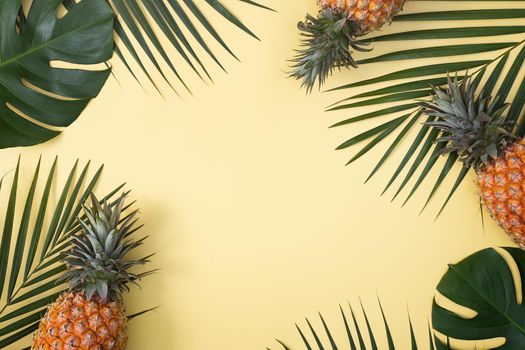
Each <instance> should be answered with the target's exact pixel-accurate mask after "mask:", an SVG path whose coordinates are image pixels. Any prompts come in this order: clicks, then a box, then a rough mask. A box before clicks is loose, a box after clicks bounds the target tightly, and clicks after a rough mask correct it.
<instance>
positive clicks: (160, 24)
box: [65, 0, 273, 91]
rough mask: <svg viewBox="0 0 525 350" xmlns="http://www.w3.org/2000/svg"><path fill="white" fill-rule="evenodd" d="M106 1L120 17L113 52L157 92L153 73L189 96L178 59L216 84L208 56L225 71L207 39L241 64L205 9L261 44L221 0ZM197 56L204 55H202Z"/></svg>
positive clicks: (250, 3)
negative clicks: (175, 81) (140, 74)
mask: <svg viewBox="0 0 525 350" xmlns="http://www.w3.org/2000/svg"><path fill="white" fill-rule="evenodd" d="M107 1H108V3H109V4H110V5H111V7H112V8H113V10H114V11H115V14H116V15H117V17H116V19H115V26H114V32H115V37H116V38H117V39H118V40H117V41H116V42H117V45H116V47H115V53H116V54H117V56H118V57H119V58H120V59H121V60H122V62H123V63H124V64H125V66H126V67H127V69H128V70H129V72H131V74H133V76H134V77H137V76H138V70H139V71H142V73H143V74H144V75H145V76H146V77H147V79H149V81H150V82H151V83H153V85H154V86H155V87H156V88H157V84H158V81H157V80H156V79H155V78H153V75H152V71H156V72H157V73H159V74H160V76H161V79H162V80H165V81H166V82H167V83H168V84H170V86H172V87H173V88H174V89H175V90H176V89H177V88H176V87H174V84H172V83H171V79H170V78H169V75H170V74H171V75H173V76H175V77H176V79H177V80H178V82H179V84H180V85H182V87H183V88H184V89H185V90H187V91H190V88H189V84H187V82H186V79H185V78H184V77H183V76H182V73H181V72H180V69H179V67H178V66H177V65H176V64H175V61H176V60H178V59H181V60H182V62H184V63H185V64H186V65H187V66H188V67H189V68H191V70H192V71H193V73H194V74H195V75H196V76H198V77H199V78H201V79H202V80H206V79H208V80H211V79H212V78H211V75H210V73H209V70H208V65H207V64H206V63H205V59H204V58H203V57H204V56H207V57H208V59H210V60H211V61H213V62H214V63H215V64H216V65H218V66H219V67H220V68H221V69H222V70H224V71H225V70H226V69H225V68H224V66H223V64H222V63H221V62H220V60H219V58H218V57H217V54H216V53H215V52H214V51H213V50H212V48H211V47H210V44H209V41H210V40H209V39H211V40H212V41H214V42H216V43H217V44H218V45H219V46H220V47H222V49H224V50H225V51H226V52H227V53H228V54H229V55H231V56H232V57H233V58H235V59H237V60H238V58H237V56H236V55H235V53H234V52H233V50H232V49H231V48H230V46H229V45H228V43H226V41H225V40H224V39H223V38H222V36H221V34H220V33H219V31H218V30H217V29H215V27H214V26H213V24H212V21H211V20H209V19H208V18H207V17H206V15H205V11H204V10H203V7H204V6H207V7H209V8H211V10H212V11H213V13H214V14H215V15H216V16H217V17H222V18H224V19H226V20H227V21H228V22H230V23H231V24H232V25H234V26H236V27H237V28H238V29H239V30H241V31H242V32H244V33H246V34H248V35H249V36H251V37H252V38H255V39H257V40H259V38H258V37H257V35H255V34H254V33H253V32H252V31H251V30H250V29H249V28H248V26H246V25H245V24H244V22H242V21H241V20H240V19H239V18H238V17H237V16H235V15H234V13H233V12H232V11H231V10H229V9H228V7H227V6H226V5H224V4H223V3H222V2H221V1H219V0H205V1H195V0H107ZM72 2H73V0H65V3H66V4H69V3H72ZM235 2H237V3H238V2H241V3H244V4H247V5H250V6H255V7H258V8H262V9H265V10H271V11H273V10H272V9H270V8H269V7H267V6H264V5H262V4H260V3H258V2H255V1H249V0H236V1H235ZM152 23H155V24H154V25H153V24H152ZM161 33H162V34H161ZM169 49H174V50H175V52H176V55H175V56H173V55H170V54H169V53H168V52H169ZM140 51H142V53H144V54H145V58H143V57H141V54H140V53H139V52H140ZM199 51H202V52H203V53H204V55H199V54H198V52H199ZM125 53H127V55H126V54H125ZM126 57H130V58H131V59H132V60H133V61H134V62H135V65H134V66H133V65H131V64H130V63H129V62H128V61H129V59H128V58H126ZM161 61H164V63H165V64H166V66H167V70H166V69H164V68H162V67H161ZM148 66H149V67H150V68H148ZM169 72H170V73H169Z"/></svg>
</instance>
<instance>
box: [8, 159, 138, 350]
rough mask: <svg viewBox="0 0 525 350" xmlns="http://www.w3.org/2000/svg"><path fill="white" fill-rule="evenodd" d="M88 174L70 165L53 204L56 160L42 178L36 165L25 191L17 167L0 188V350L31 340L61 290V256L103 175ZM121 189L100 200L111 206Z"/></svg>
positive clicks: (76, 231) (76, 229)
mask: <svg viewBox="0 0 525 350" xmlns="http://www.w3.org/2000/svg"><path fill="white" fill-rule="evenodd" d="M88 168H89V162H88V163H87V164H86V165H85V166H84V167H83V168H82V169H81V171H80V173H79V174H77V173H78V171H79V169H78V161H77V162H76V163H75V165H74V166H73V168H72V169H71V171H70V172H69V175H68V177H67V179H66V182H65V184H64V185H63V187H62V188H61V190H60V191H59V192H58V194H59V197H58V199H57V200H56V203H53V202H55V201H54V200H53V198H54V192H55V189H56V188H55V187H56V180H55V177H56V172H57V160H56V159H55V161H54V163H53V165H52V167H51V169H50V171H49V173H47V175H46V176H43V178H42V174H41V166H40V161H39V163H38V165H37V166H36V169H35V171H34V174H33V177H32V181H31V183H30V185H29V186H28V188H27V189H25V188H22V187H21V186H20V185H19V178H20V176H21V169H20V162H19V163H18V164H17V166H16V168H15V170H14V174H9V175H8V176H9V177H12V181H11V185H10V186H9V188H5V186H6V185H5V184H3V186H1V188H0V194H1V193H2V192H3V191H8V196H4V197H2V199H0V202H2V205H1V207H2V210H5V218H4V223H3V225H2V227H1V231H0V232H1V236H0V349H3V348H5V347H7V346H8V345H10V344H13V343H15V342H17V341H18V340H20V339H22V338H24V337H25V336H27V335H29V334H31V333H32V332H33V331H34V330H35V329H36V328H37V326H38V322H39V320H40V317H41V316H42V315H43V314H44V313H45V310H46V306H47V305H48V304H49V303H50V302H52V301H53V300H54V299H55V298H56V297H57V295H58V294H59V293H60V292H61V291H63V290H64V288H65V286H64V285H62V284H60V283H58V278H59V277H60V276H61V275H62V274H63V272H64V271H65V265H64V263H63V262H62V259H63V258H64V255H63V252H64V251H65V250H66V249H68V248H69V247H70V246H71V244H70V241H71V239H72V238H73V237H74V236H76V235H77V234H78V233H79V232H80V225H79V223H78V220H77V217H78V216H79V215H80V213H81V209H82V204H83V203H84V202H85V201H86V199H87V198H88V196H89V194H90V193H91V192H92V190H93V189H94V187H95V185H96V184H97V182H98V180H99V178H100V175H101V172H102V167H100V168H98V170H97V171H96V172H95V174H94V175H92V176H89V175H88V173H89V171H88ZM41 178H42V180H40V179H41ZM2 182H3V183H4V182H5V181H4V180H3V181H2ZM123 186H124V185H121V186H118V187H117V188H116V189H115V190H114V191H111V193H109V194H108V195H106V196H105V197H104V198H105V199H107V200H108V201H110V203H112V205H114V200H113V199H112V198H114V196H115V194H116V193H117V192H119V191H120V190H121V189H122V187H123ZM40 187H42V188H40ZM39 188H40V190H39ZM56 190H58V189H56ZM4 198H5V199H4ZM132 205H133V203H131V204H130V205H128V206H127V207H126V208H124V210H126V209H128V208H129V207H130V206H132ZM80 217H83V216H80ZM125 217H127V215H126V216H125Z"/></svg>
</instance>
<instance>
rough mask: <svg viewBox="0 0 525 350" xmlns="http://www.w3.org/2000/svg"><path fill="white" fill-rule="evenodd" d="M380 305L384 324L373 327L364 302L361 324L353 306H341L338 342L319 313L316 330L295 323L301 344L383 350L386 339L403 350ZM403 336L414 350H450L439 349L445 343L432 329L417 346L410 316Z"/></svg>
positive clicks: (390, 346)
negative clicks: (435, 335) (396, 341)
mask: <svg viewBox="0 0 525 350" xmlns="http://www.w3.org/2000/svg"><path fill="white" fill-rule="evenodd" d="M378 303H379V309H380V311H381V317H382V320H383V322H382V324H380V325H372V324H371V322H370V320H369V317H368V312H367V311H366V310H365V308H364V307H363V304H362V303H361V304H360V310H361V313H362V322H361V321H359V317H360V316H359V315H358V314H357V312H356V311H355V309H354V308H353V307H352V305H351V304H350V303H348V308H347V309H346V310H345V308H343V307H342V306H339V309H340V312H341V322H342V327H338V329H339V328H344V331H345V336H344V337H343V338H344V339H337V337H336V336H335V334H336V333H335V332H334V330H333V329H332V328H330V326H329V325H328V323H327V321H326V320H325V318H324V317H323V316H322V315H321V313H319V326H318V327H315V326H314V324H313V323H312V322H311V321H310V320H309V319H308V318H307V319H306V324H305V327H301V326H299V325H297V324H296V325H295V326H296V328H297V332H298V334H299V337H300V339H301V342H302V343H303V344H304V349H306V350H312V349H319V350H324V349H331V350H337V349H340V350H342V349H350V350H357V349H361V350H366V349H370V350H377V349H380V347H379V345H378V343H379V342H380V340H381V341H382V340H383V339H386V344H387V346H388V349H389V350H395V349H401V348H400V347H397V346H396V343H395V340H394V336H393V334H392V331H391V326H390V324H389V322H388V320H387V317H386V315H385V312H384V310H383V306H382V305H381V301H379V299H378ZM400 336H401V335H400ZM403 336H406V337H410V344H411V345H410V349H411V350H417V349H421V347H422V346H423V344H424V345H425V346H424V347H423V349H430V350H434V349H438V350H439V349H447V347H446V346H445V347H444V348H443V347H440V346H441V345H442V344H441V343H440V342H439V341H438V340H437V339H436V338H435V337H434V335H433V334H432V331H431V329H430V327H429V330H428V337H427V338H426V339H420V342H419V343H418V341H417V340H416V335H415V333H414V327H413V324H412V320H411V318H410V316H408V322H407V332H406V334H404V335H403ZM277 342H278V343H279V345H280V346H281V347H282V348H284V350H291V349H292V348H291V347H289V346H288V345H287V344H286V343H285V342H283V341H281V340H277ZM436 346H437V347H436ZM403 350H406V348H405V349H403Z"/></svg>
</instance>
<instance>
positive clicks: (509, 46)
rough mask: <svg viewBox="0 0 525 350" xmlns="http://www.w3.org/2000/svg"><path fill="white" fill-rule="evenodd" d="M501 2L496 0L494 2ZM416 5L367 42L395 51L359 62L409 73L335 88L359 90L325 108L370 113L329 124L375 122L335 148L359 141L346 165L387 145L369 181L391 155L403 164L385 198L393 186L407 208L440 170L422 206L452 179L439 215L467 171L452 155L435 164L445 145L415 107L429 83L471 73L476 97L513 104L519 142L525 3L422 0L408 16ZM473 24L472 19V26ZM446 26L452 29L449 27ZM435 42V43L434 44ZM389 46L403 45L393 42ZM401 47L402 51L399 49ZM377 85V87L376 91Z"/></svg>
mask: <svg viewBox="0 0 525 350" xmlns="http://www.w3.org/2000/svg"><path fill="white" fill-rule="evenodd" d="M502 2H503V1H499V0H496V1H492V2H491V3H492V4H494V3H502ZM415 3H416V1H409V2H407V4H406V6H405V11H404V12H403V14H402V15H399V16H397V17H396V18H395V20H394V24H393V25H392V26H391V27H390V28H389V29H387V30H385V32H384V33H382V34H379V35H375V36H373V37H370V38H366V39H364V40H371V41H373V42H374V43H375V46H376V47H379V46H380V45H384V43H383V42H388V44H389V45H390V46H391V47H393V48H394V50H392V51H391V52H388V53H386V54H381V55H377V56H375V57H368V58H366V59H363V60H361V61H360V64H361V65H368V64H372V63H374V64H383V65H382V66H381V67H385V64H384V63H389V66H393V67H395V65H392V64H390V63H391V62H400V61H407V62H410V68H406V69H401V70H398V71H393V72H390V73H387V74H383V75H379V76H376V77H373V78H370V79H366V80H362V81H357V82H351V83H349V84H345V85H343V86H340V87H336V88H334V89H332V91H335V90H345V91H346V90H348V91H352V90H354V89H355V88H360V93H351V94H350V96H349V97H348V98H345V99H343V100H341V101H339V102H337V103H335V104H333V105H331V106H329V108H328V111H345V112H351V111H352V110H353V109H355V108H357V107H362V106H369V108H375V110H374V109H372V111H371V112H368V113H366V114H363V115H357V116H352V117H351V118H347V119H345V120H344V121H342V122H339V123H337V124H335V125H333V127H342V126H349V125H354V124H355V123H358V122H361V121H365V120H366V121H369V122H373V121H375V120H380V121H379V122H378V123H377V124H375V125H373V126H372V127H370V129H368V130H365V131H361V132H360V133H359V134H358V135H357V136H354V137H352V138H350V139H349V140H347V141H345V142H344V143H342V144H341V146H339V147H338V149H346V148H348V147H350V146H354V145H356V144H358V143H364V146H362V148H361V149H360V150H358V151H357V155H356V156H354V157H353V158H352V159H351V160H350V161H349V164H351V163H353V162H354V161H356V160H357V159H359V158H360V157H362V156H364V155H365V154H367V153H368V152H369V151H370V150H372V149H373V148H375V147H376V146H377V145H379V144H382V143H387V144H388V143H389V144H388V145H387V149H386V151H385V152H384V154H383V156H382V157H381V159H380V160H379V162H378V163H377V165H375V167H373V169H372V172H371V174H370V176H369V178H368V179H367V181H368V180H369V179H370V178H371V177H372V176H373V175H375V174H376V173H377V172H378V171H379V170H380V169H381V168H383V167H384V165H385V164H386V162H387V161H388V160H389V159H390V158H392V157H393V156H394V155H397V154H400V156H401V161H400V162H399V164H398V166H397V168H396V169H395V171H394V173H393V175H392V176H391V178H390V180H389V181H388V183H387V185H386V187H385V189H384V191H383V193H385V192H386V191H388V190H391V189H393V191H394V194H393V199H396V198H397V197H399V196H400V195H401V194H402V193H404V192H405V191H406V195H405V198H404V203H406V202H407V201H408V200H409V199H411V198H412V196H413V195H414V194H415V193H416V192H417V191H418V190H419V189H420V188H421V185H422V184H423V183H425V182H426V181H431V180H429V177H430V176H431V175H432V174H434V170H435V169H436V168H438V167H440V168H441V169H440V170H438V174H439V175H438V176H437V177H436V178H435V180H433V181H434V185H433V186H431V188H432V190H431V192H430V193H429V194H428V197H427V200H426V202H425V205H424V207H423V209H424V208H426V206H427V205H428V204H429V202H430V200H431V199H432V198H433V197H435V195H436V193H437V192H438V190H439V189H441V187H443V184H445V183H448V182H447V181H445V180H447V179H448V178H449V177H452V176H454V177H455V179H453V180H452V183H453V185H452V186H451V188H449V189H448V191H447V192H448V195H447V196H446V200H445V203H444V204H443V206H442V207H441V210H440V211H439V213H441V212H442V211H443V209H444V208H445V206H446V204H447V203H448V202H449V201H450V200H451V198H452V196H453V195H454V193H455V192H456V191H457V189H458V188H459V186H460V185H461V183H462V182H463V180H464V179H465V178H466V176H467V174H468V172H469V169H468V168H461V165H454V160H455V157H457V155H455V154H452V155H450V157H449V158H448V160H447V161H445V162H439V161H438V160H437V154H439V150H440V148H442V147H443V146H444V145H443V144H442V143H436V142H435V141H436V139H438V137H439V134H438V132H437V131H431V130H430V129H429V128H428V127H427V126H421V124H423V123H424V122H425V121H430V120H428V119H424V118H423V115H422V113H421V109H420V107H419V105H418V103H417V102H418V101H420V100H422V99H425V98H426V97H428V96H429V95H430V91H431V90H430V85H434V86H441V85H444V84H445V83H446V78H447V75H452V76H454V75H456V74H457V75H459V76H460V77H462V76H463V75H464V73H465V72H466V71H468V72H469V73H470V74H471V75H474V77H475V79H477V80H479V81H481V82H482V84H480V86H481V88H480V92H481V93H483V94H485V96H489V95H492V96H497V98H498V99H499V100H498V103H499V104H500V105H503V104H504V103H505V102H510V103H511V108H510V110H509V112H508V115H507V119H508V120H509V121H511V122H513V123H516V127H515V129H514V132H515V133H516V134H517V135H518V136H519V137H523V136H524V135H525V120H524V118H523V116H524V105H525V79H524V76H525V70H524V69H523V67H524V61H525V26H522V25H516V19H523V18H525V1H523V0H516V1H513V2H512V4H513V6H510V5H503V4H498V6H494V8H493V9H483V10H469V9H465V10H461V9H459V10H453V11H443V10H442V8H443V4H444V3H446V2H438V1H425V12H411V9H412V8H414V7H415V6H416V4H415ZM472 3H473V2H472V1H460V0H454V4H455V6H456V7H459V8H461V6H465V7H467V6H469V4H470V6H471V4H472ZM472 20H476V22H471V21H472ZM451 21H452V23H454V25H453V26H451V25H450V23H451ZM480 21H481V22H480ZM396 22H403V23H404V24H405V25H406V23H409V26H408V27H409V28H410V30H408V31H401V32H395V30H396V28H397V26H396ZM480 23H481V24H480ZM429 27H430V29H428V28H429ZM438 39H439V43H438V42H437V41H436V40H438ZM455 39H461V41H462V43H461V44H460V45H458V44H457V41H454V40H455ZM394 41H395V42H399V43H400V45H392V42H394ZM444 42H445V43H446V44H444ZM399 47H403V49H402V50H399V49H398V48H399ZM426 58H432V63H430V64H429V63H425V62H424V61H422V60H424V59H426ZM420 61H422V62H420ZM378 84H382V86H380V87H378V86H377V85H378ZM363 89H365V91H364V92H362V90H363ZM385 104H387V105H386V106H385ZM405 145H406V146H405ZM454 174H455V175H454ZM397 181H399V183H397ZM395 187H396V188H395Z"/></svg>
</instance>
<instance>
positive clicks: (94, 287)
mask: <svg viewBox="0 0 525 350" xmlns="http://www.w3.org/2000/svg"><path fill="white" fill-rule="evenodd" d="M91 201H92V208H88V207H84V211H85V214H86V219H85V220H82V219H79V223H80V225H81V228H82V232H81V234H79V235H77V236H74V237H73V238H72V249H71V251H70V252H68V253H67V254H66V258H65V259H64V261H65V262H66V264H67V267H68V270H67V272H66V273H65V274H64V276H63V277H62V280H64V281H67V282H68V283H69V291H67V292H64V293H63V294H62V295H60V296H59V298H58V299H57V300H56V301H55V302H54V303H53V304H52V305H50V306H49V308H48V310H47V313H46V314H45V316H44V318H43V319H42V320H41V322H40V325H39V328H38V331H37V333H36V335H35V337H34V339H33V347H32V349H33V350H66V349H78V350H122V349H124V348H125V347H126V340H127V338H126V323H127V318H126V315H125V308H124V304H123V301H122V293H123V292H125V291H128V290H129V286H128V285H129V284H130V283H133V284H137V281H138V280H139V279H140V278H142V277H144V276H145V275H147V274H149V273H151V271H149V272H145V273H140V274H135V273H133V272H131V271H130V269H131V268H133V267H135V266H137V265H143V264H145V263H146V262H148V258H147V257H146V258H142V259H139V260H130V259H127V258H126V256H127V255H128V253H129V252H130V251H132V250H133V249H135V248H137V247H138V246H140V245H141V244H142V241H143V239H142V240H139V241H134V240H133V239H131V238H130V236H131V235H132V234H133V233H134V232H135V231H136V230H137V228H135V223H136V221H137V220H136V219H135V217H136V215H137V213H138V211H134V212H132V213H131V214H129V215H128V216H127V217H124V218H121V213H122V210H123V208H124V201H125V195H122V196H121V197H120V198H119V199H118V200H117V201H116V202H115V203H113V204H108V203H107V201H102V202H99V201H98V200H97V198H96V197H95V196H94V195H91Z"/></svg>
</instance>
